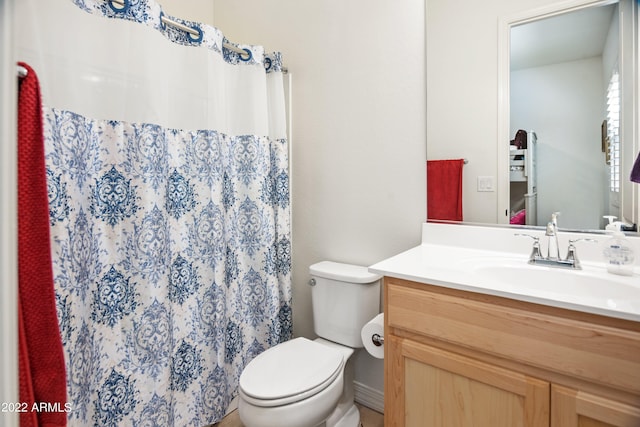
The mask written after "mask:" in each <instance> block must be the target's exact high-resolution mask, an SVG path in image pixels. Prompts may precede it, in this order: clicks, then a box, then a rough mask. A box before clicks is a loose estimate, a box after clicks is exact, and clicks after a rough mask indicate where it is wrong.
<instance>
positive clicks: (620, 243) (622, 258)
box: [603, 221, 634, 276]
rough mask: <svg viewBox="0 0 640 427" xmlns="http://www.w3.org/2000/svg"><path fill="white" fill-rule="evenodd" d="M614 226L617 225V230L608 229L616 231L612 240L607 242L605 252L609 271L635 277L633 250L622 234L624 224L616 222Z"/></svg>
mask: <svg viewBox="0 0 640 427" xmlns="http://www.w3.org/2000/svg"><path fill="white" fill-rule="evenodd" d="M613 224H615V229H614V227H609V226H608V227H607V229H609V230H611V229H614V231H613V235H612V236H611V238H610V239H608V240H607V241H606V243H605V248H604V251H603V254H604V256H605V258H606V260H607V271H608V272H609V273H613V274H619V275H621V276H631V275H633V260H634V254H633V249H632V248H631V246H630V245H629V243H628V242H627V238H626V237H625V235H624V233H623V232H622V223H621V222H619V221H615V222H612V224H610V225H613Z"/></svg>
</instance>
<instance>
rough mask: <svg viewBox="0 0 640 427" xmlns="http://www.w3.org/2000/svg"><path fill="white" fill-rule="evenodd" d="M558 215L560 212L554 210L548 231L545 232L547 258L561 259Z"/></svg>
mask: <svg viewBox="0 0 640 427" xmlns="http://www.w3.org/2000/svg"><path fill="white" fill-rule="evenodd" d="M558 215H560V212H554V213H552V214H551V221H549V222H548V223H547V231H546V232H545V233H544V235H545V236H547V259H548V260H550V261H552V260H560V246H559V245H558Z"/></svg>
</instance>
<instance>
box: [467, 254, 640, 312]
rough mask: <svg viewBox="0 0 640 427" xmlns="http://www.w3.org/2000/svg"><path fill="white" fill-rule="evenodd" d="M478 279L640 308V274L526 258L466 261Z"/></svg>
mask: <svg viewBox="0 0 640 427" xmlns="http://www.w3.org/2000/svg"><path fill="white" fill-rule="evenodd" d="M464 264H466V266H467V267H468V268H469V269H470V272H471V273H472V274H473V276H474V277H476V278H477V279H478V280H482V281H490V282H493V283H494V284H498V285H500V287H501V288H502V289H503V290H505V291H510V290H511V289H512V290H513V292H516V293H521V292H526V293H530V292H534V293H535V294H537V295H538V296H541V297H545V298H553V299H556V298H560V299H567V297H568V298H569V299H570V300H571V301H572V302H574V303H578V304H590V303H592V302H595V301H597V302H598V303H600V304H604V305H606V306H607V307H610V308H612V309H621V308H634V307H635V309H640V280H639V278H638V276H637V275H636V276H634V277H627V276H616V275H613V274H610V273H608V272H607V271H606V270H604V269H602V268H593V267H590V268H584V269H583V270H572V269H563V268H556V267H546V266H540V265H531V264H528V263H527V262H526V261H525V260H513V259H498V260H489V259H478V260H468V261H466V262H464Z"/></svg>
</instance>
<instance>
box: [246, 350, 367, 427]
mask: <svg viewBox="0 0 640 427" xmlns="http://www.w3.org/2000/svg"><path fill="white" fill-rule="evenodd" d="M352 353H353V349H350V348H348V347H342V348H338V345H337V344H333V343H329V342H326V341H324V340H322V339H318V340H316V341H311V340H308V339H306V338H295V339H293V340H291V341H287V342H286V343H283V344H280V345H277V346H275V347H272V348H271V349H269V350H267V351H265V352H263V353H262V354H260V355H259V356H258V357H256V358H255V359H253V360H252V361H251V362H250V363H249V364H248V365H247V366H246V368H245V369H244V371H243V372H242V375H241V376H240V389H239V395H240V399H239V403H238V412H239V413H240V419H241V420H242V423H243V424H244V425H245V426H247V427H275V426H279V427H316V426H318V425H324V424H323V422H324V421H325V420H327V419H328V418H329V417H330V416H331V415H332V414H333V413H334V412H335V410H336V408H337V407H338V402H339V401H340V398H341V396H342V395H343V393H344V388H345V384H344V370H345V366H346V365H347V363H348V360H349V357H350V356H351V354H352ZM356 425H357V424H356Z"/></svg>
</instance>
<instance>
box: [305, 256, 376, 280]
mask: <svg viewBox="0 0 640 427" xmlns="http://www.w3.org/2000/svg"><path fill="white" fill-rule="evenodd" d="M309 273H311V275H312V276H315V277H322V278H325V279H333V280H339V281H341V282H350V283H373V282H375V281H377V280H379V279H381V278H382V276H381V275H379V274H375V273H371V272H369V269H368V268H367V267H363V266H360V265H352V264H343V263H340V262H333V261H322V262H319V263H316V264H313V265H312V266H310V267H309Z"/></svg>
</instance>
